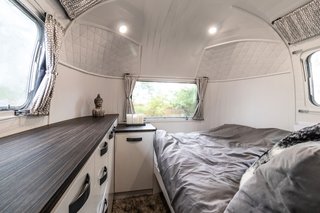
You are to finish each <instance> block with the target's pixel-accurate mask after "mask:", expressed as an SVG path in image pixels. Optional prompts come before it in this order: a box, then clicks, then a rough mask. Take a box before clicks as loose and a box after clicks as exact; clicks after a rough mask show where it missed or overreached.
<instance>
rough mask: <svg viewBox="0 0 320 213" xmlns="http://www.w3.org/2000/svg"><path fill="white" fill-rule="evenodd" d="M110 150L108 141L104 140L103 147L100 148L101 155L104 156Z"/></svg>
mask: <svg viewBox="0 0 320 213" xmlns="http://www.w3.org/2000/svg"><path fill="white" fill-rule="evenodd" d="M107 152H108V143H107V142H104V144H103V147H102V149H101V150H100V156H103V155H104V154H106V153H107Z"/></svg>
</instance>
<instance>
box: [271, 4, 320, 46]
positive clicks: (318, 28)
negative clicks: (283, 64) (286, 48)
mask: <svg viewBox="0 0 320 213" xmlns="http://www.w3.org/2000/svg"><path fill="white" fill-rule="evenodd" d="M272 26H273V27H274V29H275V30H276V31H277V32H278V33H279V34H280V35H282V37H283V38H284V39H285V40H286V41H287V42H288V44H295V43H297V42H300V41H304V40H306V39H309V38H312V37H315V36H318V35H320V0H314V1H311V2H310V3H308V4H306V5H304V6H303V7H300V8H298V9H296V10H295V11H293V12H291V13H289V14H287V15H285V16H283V17H281V18H279V19H277V20H275V21H273V22H272Z"/></svg>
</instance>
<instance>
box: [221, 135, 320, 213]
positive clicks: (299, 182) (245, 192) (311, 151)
mask: <svg viewBox="0 0 320 213" xmlns="http://www.w3.org/2000/svg"><path fill="white" fill-rule="evenodd" d="M319 177H320V143H319V141H318V142H307V143H302V144H297V145H294V146H292V147H290V148H288V149H285V150H284V151H283V152H281V154H278V155H276V156H275V157H273V158H272V159H271V160H270V161H269V162H268V163H266V164H263V165H261V166H260V167H259V168H258V169H257V171H256V172H255V175H253V177H252V178H251V179H250V181H248V182H247V183H246V184H244V185H243V186H242V187H241V188H240V190H239V191H238V192H237V194H236V195H235V196H234V198H233V199H232V200H231V202H230V203H229V205H228V207H227V209H226V212H227V213H235V212H236V213H294V212H296V213H318V212H320V196H319V192H320V181H319Z"/></svg>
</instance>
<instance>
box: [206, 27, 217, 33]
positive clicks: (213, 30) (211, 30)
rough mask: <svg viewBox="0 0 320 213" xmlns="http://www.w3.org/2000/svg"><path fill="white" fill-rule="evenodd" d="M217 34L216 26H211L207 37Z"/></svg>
mask: <svg viewBox="0 0 320 213" xmlns="http://www.w3.org/2000/svg"><path fill="white" fill-rule="evenodd" d="M217 32H218V28H217V27H216V26H211V27H210V28H209V29H208V33H209V35H214V34H216V33H217Z"/></svg>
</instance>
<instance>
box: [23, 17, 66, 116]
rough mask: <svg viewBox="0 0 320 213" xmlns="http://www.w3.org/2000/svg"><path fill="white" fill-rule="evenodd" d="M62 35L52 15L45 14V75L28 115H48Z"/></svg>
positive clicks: (61, 30)
mask: <svg viewBox="0 0 320 213" xmlns="http://www.w3.org/2000/svg"><path fill="white" fill-rule="evenodd" d="M63 35H64V30H63V27H62V26H61V25H60V23H59V22H58V21H57V20H56V19H55V18H54V17H53V16H52V15H49V14H47V15H46V20H45V55H46V74H45V75H44V77H43V79H42V81H41V83H40V86H39V88H38V89H37V92H36V94H35V96H34V98H33V99H32V101H31V103H30V105H29V107H28V110H29V111H30V112H29V114H30V115H48V114H49V110H50V102H51V99H52V95H53V89H54V84H55V80H56V75H57V65H58V60H59V54H60V48H61V43H62V38H63Z"/></svg>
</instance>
